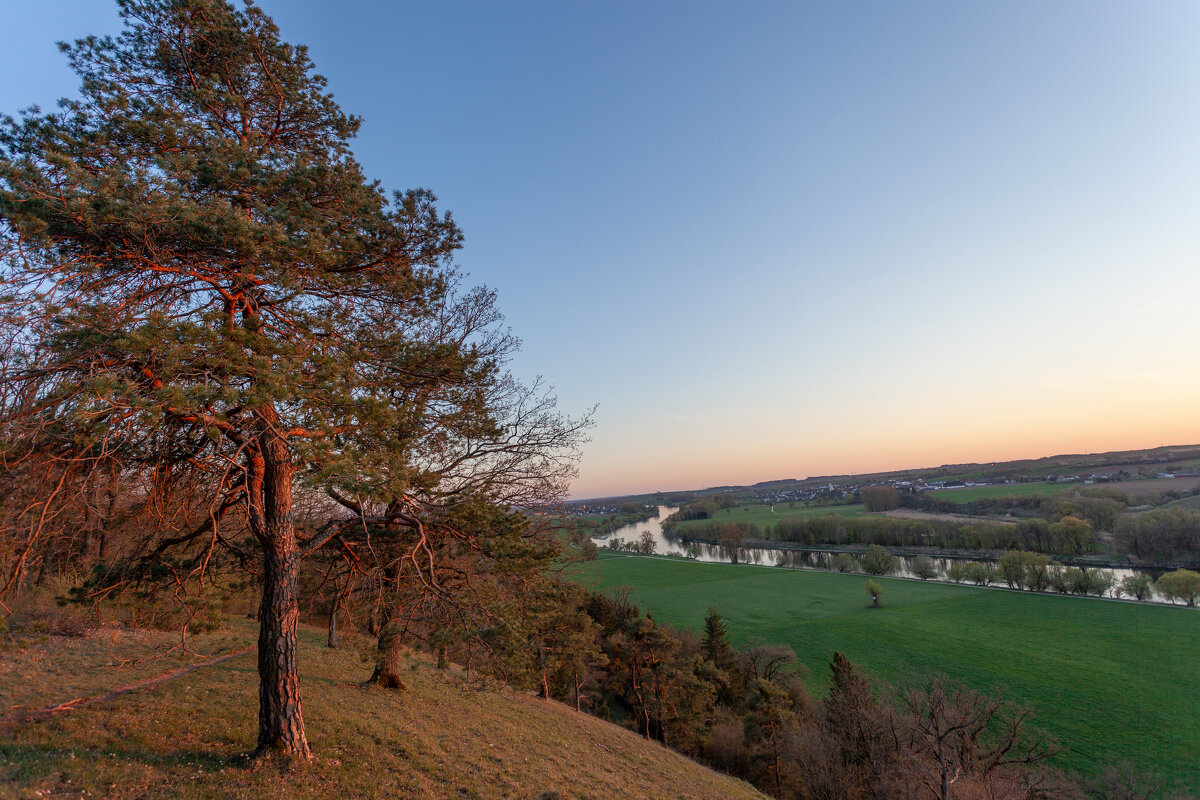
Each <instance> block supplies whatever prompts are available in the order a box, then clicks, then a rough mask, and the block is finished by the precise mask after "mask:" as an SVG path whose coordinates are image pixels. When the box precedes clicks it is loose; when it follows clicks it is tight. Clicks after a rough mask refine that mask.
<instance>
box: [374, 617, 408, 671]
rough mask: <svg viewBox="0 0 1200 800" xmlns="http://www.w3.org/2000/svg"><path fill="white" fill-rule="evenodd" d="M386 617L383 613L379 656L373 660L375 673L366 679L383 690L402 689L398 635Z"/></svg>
mask: <svg viewBox="0 0 1200 800" xmlns="http://www.w3.org/2000/svg"><path fill="white" fill-rule="evenodd" d="M387 616H388V615H387V612H386V611H385V612H384V619H383V621H382V624H381V626H380V632H379V644H378V653H379V655H378V656H377V657H376V659H375V671H374V672H372V673H371V677H370V678H367V683H373V684H375V685H376V686H380V687H382V688H384V689H404V688H405V686H404V681H402V680H400V635H399V633H398V632H397V631H396V626H394V625H392V624H390V622H391V621H390V620H389V619H387Z"/></svg>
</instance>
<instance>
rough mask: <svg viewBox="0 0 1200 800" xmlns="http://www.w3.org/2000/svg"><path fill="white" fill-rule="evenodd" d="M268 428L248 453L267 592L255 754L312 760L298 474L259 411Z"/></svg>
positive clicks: (267, 413)
mask: <svg viewBox="0 0 1200 800" xmlns="http://www.w3.org/2000/svg"><path fill="white" fill-rule="evenodd" d="M260 414H261V417H262V420H263V422H264V423H265V430H264V431H263V432H262V433H261V434H260V435H259V437H258V447H256V448H254V449H252V450H251V451H250V452H249V453H248V454H247V455H248V459H247V460H248V463H247V467H248V469H247V484H248V486H247V488H248V489H249V490H250V491H249V497H250V503H249V506H250V508H249V512H250V513H249V518H250V527H251V531H252V532H253V533H254V534H255V536H256V538H257V539H258V541H259V544H260V545H261V547H262V550H263V593H262V603H261V604H260V605H259V611H258V748H257V750H256V751H255V752H256V754H257V755H268V754H279V755H283V756H286V757H289V758H298V759H303V760H308V759H311V758H312V751H311V750H310V749H309V747H308V739H307V738H306V737H305V735H304V715H303V713H302V711H301V706H300V670H299V665H298V663H297V657H296V628H297V625H298V624H299V622H300V548H299V545H298V544H297V542H296V531H295V528H294V527H293V526H292V474H293V472H294V469H295V468H294V467H293V466H292V464H291V459H290V457H289V453H288V449H287V442H286V441H285V440H284V439H283V438H282V437H281V436H280V435H279V434H278V433H277V431H278V429H279V424H278V423H279V418H278V417H277V416H276V415H275V412H274V409H273V408H270V407H269V406H268V407H267V408H266V409H264V410H263V411H261V412H260Z"/></svg>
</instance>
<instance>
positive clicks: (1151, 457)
mask: <svg viewBox="0 0 1200 800" xmlns="http://www.w3.org/2000/svg"><path fill="white" fill-rule="evenodd" d="M1121 471H1124V472H1126V473H1129V474H1130V475H1134V476H1136V475H1138V474H1139V473H1142V474H1145V473H1149V474H1150V475H1153V474H1155V473H1156V472H1176V471H1183V472H1188V473H1190V472H1200V444H1186V445H1165V446H1162V447H1152V448H1148V449H1144V450H1113V451H1111V452H1107V453H1064V454H1059V455H1053V456H1045V457H1043V458H1032V459H1018V460H1015V461H995V462H980V463H967V464H943V465H941V466H938V467H909V468H905V469H894V470H888V471H884V472H872V473H859V474H855V475H815V476H810V477H807V478H782V479H778V480H768V481H759V482H758V483H755V484H748V485H744V486H709V487H705V488H703V489H680V490H673V491H670V492H654V493H647V494H638V495H627V496H624V497H613V498H603V499H606V500H629V501H633V502H642V503H654V502H670V503H679V502H684V501H686V500H687V499H690V498H692V497H697V496H703V495H712V494H721V493H731V494H751V495H761V494H763V493H764V492H775V491H787V490H789V489H796V488H802V487H807V486H815V485H827V484H831V483H832V484H834V485H839V484H850V483H863V482H867V483H870V482H880V483H882V482H884V481H888V480H916V479H918V478H921V479H924V480H955V479H957V480H993V481H995V480H1031V481H1032V480H1038V481H1040V480H1045V479H1046V478H1047V477H1049V476H1056V475H1059V476H1060V475H1067V474H1074V473H1092V472H1097V473H1101V474H1106V473H1117V472H1121ZM577 502H586V501H583V500H580V501H577Z"/></svg>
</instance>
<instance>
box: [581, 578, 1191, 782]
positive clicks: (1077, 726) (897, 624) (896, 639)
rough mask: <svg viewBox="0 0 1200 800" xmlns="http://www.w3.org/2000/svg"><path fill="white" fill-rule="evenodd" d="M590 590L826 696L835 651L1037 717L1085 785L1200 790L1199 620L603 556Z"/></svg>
mask: <svg viewBox="0 0 1200 800" xmlns="http://www.w3.org/2000/svg"><path fill="white" fill-rule="evenodd" d="M578 578H579V580H581V581H582V582H584V583H586V584H588V585H590V586H592V587H594V588H606V587H611V586H620V585H628V586H632V587H634V591H633V597H634V599H635V600H637V602H638V603H639V604H640V605H641V607H642V609H643V610H644V611H650V612H652V613H653V614H654V616H655V618H656V619H658V620H660V621H662V622H667V623H669V624H671V625H675V626H681V627H689V628H692V629H693V630H697V631H698V630H700V629H701V628H702V625H703V620H704V614H705V611H706V609H707V608H708V607H709V606H710V605H712V606H716V607H717V609H718V610H719V611H720V612H721V614H722V615H723V616H724V617H725V619H726V621H727V622H728V624H729V630H730V633H731V635H732V636H734V637H735V639H737V640H738V642H739V644H740V643H741V642H744V641H745V640H746V639H747V638H749V637H751V636H754V637H759V638H761V639H763V640H765V641H766V642H768V643H787V644H790V645H791V646H792V647H793V648H794V649H795V651H796V653H797V654H798V655H799V656H800V659H801V660H802V661H804V662H805V663H806V664H808V665H809V667H810V668H811V669H812V676H811V679H810V683H811V687H812V689H813V691H814V692H816V693H821V692H823V691H824V684H825V680H826V674H827V666H826V665H827V664H828V662H829V660H830V658H831V656H832V655H833V653H834V651H835V650H840V651H841V652H843V653H845V654H846V655H847V656H848V657H849V658H850V659H851V660H853V661H855V662H858V663H860V664H862V665H863V666H864V667H866V668H867V669H868V670H870V671H871V672H872V673H874V674H875V675H878V676H880V677H882V678H884V679H886V680H888V681H891V682H903V681H911V680H917V679H919V678H920V677H921V676H923V675H925V674H928V673H930V672H935V671H936V672H941V673H944V674H946V675H949V676H950V677H952V678H955V679H958V680H961V681H963V682H965V683H967V684H969V685H972V686H974V687H976V688H979V689H984V690H994V689H999V690H1001V691H1002V692H1003V693H1004V694H1005V695H1006V696H1007V697H1008V698H1009V699H1012V700H1017V701H1020V702H1022V703H1026V704H1028V705H1030V706H1032V707H1034V708H1035V709H1036V712H1037V713H1036V722H1037V724H1038V725H1039V726H1041V727H1043V728H1044V729H1045V730H1047V731H1049V732H1051V733H1052V734H1053V735H1054V736H1056V737H1057V738H1058V739H1059V741H1060V743H1061V744H1062V745H1063V747H1064V748H1065V751H1064V752H1063V753H1062V755H1060V756H1059V763H1060V764H1061V765H1062V766H1064V767H1066V768H1070V769H1077V770H1080V771H1083V772H1085V773H1092V772H1095V771H1097V769H1098V767H1099V766H1101V765H1103V764H1109V763H1117V762H1119V761H1122V760H1124V759H1128V760H1130V761H1131V762H1133V763H1134V764H1136V765H1138V767H1139V768H1142V769H1146V770H1152V771H1155V772H1157V773H1160V774H1162V775H1166V776H1170V777H1171V778H1173V779H1179V780H1183V781H1185V782H1186V783H1187V785H1188V786H1190V787H1191V788H1192V789H1193V790H1194V789H1196V788H1200V758H1198V756H1200V714H1197V713H1196V709H1198V708H1200V667H1198V666H1197V665H1200V612H1197V611H1196V610H1194V609H1185V608H1170V607H1161V606H1149V605H1136V604H1131V603H1119V602H1111V601H1103V600H1095V599H1084V598H1075V597H1063V596H1049V595H1035V594H1030V593H1027V592H1006V591H999V590H992V589H976V588H967V587H963V586H951V585H945V584H925V583H920V582H913V581H901V580H882V581H880V582H881V583H882V584H883V604H884V607H883V608H881V609H876V610H873V609H870V608H868V605H869V599H868V598H867V596H866V594H865V592H864V583H865V578H864V577H863V576H861V575H859V576H851V575H837V574H829V573H821V572H806V571H792V570H784V569H777V568H766V567H753V566H732V565H728V564H704V563H696V562H688V561H679V560H669V559H655V558H645V557H627V556H606V557H604V558H602V559H600V560H598V561H594V562H590V563H588V564H585V565H581V567H580V568H579V573H578Z"/></svg>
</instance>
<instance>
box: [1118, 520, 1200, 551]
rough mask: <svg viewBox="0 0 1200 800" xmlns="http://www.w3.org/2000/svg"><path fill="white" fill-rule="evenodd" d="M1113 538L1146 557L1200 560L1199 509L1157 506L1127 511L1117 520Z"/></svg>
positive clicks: (1121, 544) (1128, 549) (1119, 544)
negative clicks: (1134, 512)
mask: <svg viewBox="0 0 1200 800" xmlns="http://www.w3.org/2000/svg"><path fill="white" fill-rule="evenodd" d="M1114 542H1115V544H1116V545H1117V547H1119V548H1120V549H1121V550H1123V551H1124V552H1126V553H1130V554H1131V555H1134V556H1137V557H1138V558H1140V559H1143V560H1146V561H1179V560H1186V561H1190V562H1197V561H1200V512H1196V511H1187V510H1185V509H1182V508H1160V509H1155V510H1153V511H1143V512H1141V513H1138V514H1126V515H1124V516H1122V517H1121V518H1120V519H1119V520H1118V521H1117V526H1116V530H1115V531H1114Z"/></svg>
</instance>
